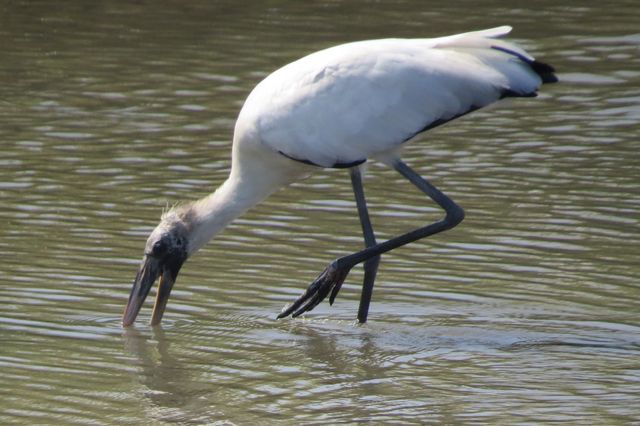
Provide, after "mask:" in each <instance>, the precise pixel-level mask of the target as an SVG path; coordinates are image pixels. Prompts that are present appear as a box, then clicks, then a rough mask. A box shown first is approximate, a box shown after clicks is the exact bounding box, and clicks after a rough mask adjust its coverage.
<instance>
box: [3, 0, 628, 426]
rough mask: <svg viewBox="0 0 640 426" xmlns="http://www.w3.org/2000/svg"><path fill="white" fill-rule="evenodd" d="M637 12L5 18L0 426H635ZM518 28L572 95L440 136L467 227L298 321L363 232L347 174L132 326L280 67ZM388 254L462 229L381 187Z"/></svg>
mask: <svg viewBox="0 0 640 426" xmlns="http://www.w3.org/2000/svg"><path fill="white" fill-rule="evenodd" d="M638 22H640V9H638V6H637V5H636V4H635V2H632V1H627V2H623V1H621V2H616V7H610V6H606V5H605V4H603V3H602V2H595V1H585V2H580V6H566V5H564V4H562V2H560V3H559V2H535V3H529V4H526V5H525V6H522V7H520V6H518V7H514V6H513V5H511V3H509V2H494V3H487V4H484V5H478V4H477V2H466V1H463V2H453V3H452V2H450V3H449V5H448V6H435V5H427V4H426V3H424V2H421V1H406V2H383V3H377V2H360V1H349V2H340V1H332V2H313V3H312V4H311V2H294V1H279V2H251V3H249V2H235V1H233V2H232V1H226V2H222V1H216V2H204V1H202V2H200V1H195V2H178V1H176V2H165V3H162V4H158V3H152V2H145V1H143V2H134V3H131V2H119V3H117V2H96V3H95V4H94V3H92V2H81V1H77V2H63V3H59V2H45V1H42V2H36V1H11V2H5V3H3V4H2V5H0V76H2V85H1V86H0V205H1V209H0V257H1V259H2V261H1V262H0V272H1V273H0V369H1V372H0V396H1V397H0V423H2V424H13V423H24V424H35V423H48V424H51V423H53V424H74V423H77V424H165V423H178V424H207V423H208V424H211V423H214V424H216V423H217V424H231V423H234V424H255V423H261V424H271V423H278V422H279V423H284V424H300V423H305V424H313V423H322V424H327V423H338V422H358V421H374V422H376V423H382V422H387V423H396V424H406V423H422V422H439V423H448V424H458V423H469V424H477V423H503V424H507V423H509V424H513V423H531V422H536V423H549V422H554V421H562V420H568V421H571V422H573V423H583V424H591V423H596V424H633V423H638V422H640V408H639V407H640V404H639V402H640V399H639V395H640V361H639V360H640V318H639V314H638V312H639V309H638V308H639V300H640V286H639V284H638V281H639V279H640V266H639V265H640V263H639V262H638V258H640V232H639V228H638V225H639V213H640V191H639V190H638V187H639V184H640V174H639V170H640V155H639V152H640V138H639V136H640V131H639V126H638V123H639V122H640V60H639V45H640V34H639V32H638V31H639V30H638ZM499 24H511V25H513V26H514V27H515V31H514V33H513V37H514V38H515V39H516V40H518V41H520V42H521V43H523V44H524V45H525V46H526V47H527V48H528V49H530V50H531V51H532V53H534V54H537V55H539V56H540V57H543V58H544V59H546V60H547V61H549V62H551V63H553V64H554V65H555V66H556V67H557V69H558V70H559V76H560V78H561V79H562V83H561V84H557V85H554V86H547V87H545V89H544V91H543V92H542V93H541V95H540V96H539V97H538V98H537V99H519V100H514V101H512V102H511V103H508V104H504V105H502V106H501V107H498V108H493V109H490V110H487V111H480V112H477V113H474V114H472V115H471V116H469V117H466V118H465V119H462V120H460V121H459V122H457V123H455V124H452V125H449V126H445V127H443V128H440V129H438V130H437V131H433V132H430V133H428V134H426V135H424V136H422V137H420V138H419V139H418V140H417V141H415V142H414V143H413V144H411V145H409V146H408V149H407V153H406V156H405V158H406V160H407V162H408V163H410V164H411V165H413V166H415V168H416V169H417V170H419V171H420V172H421V173H422V174H424V175H425V176H427V177H430V178H432V180H433V182H434V183H435V184H436V185H438V186H439V187H441V188H442V189H443V190H444V191H445V192H447V193H448V194H450V195H451V196H452V197H453V198H454V199H455V200H456V201H458V202H459V203H460V204H461V205H462V206H463V207H465V209H466V212H467V219H466V220H465V221H464V222H463V224H462V225H461V226H460V227H458V228H456V229H455V230H453V231H450V232H447V233H445V234H441V235H439V236H437V237H434V238H432V239H430V240H425V241H423V242H420V243H417V244H414V245H412V246H409V247H406V248H403V249H400V250H397V251H395V252H394V253H393V254H389V255H385V256H384V258H383V263H382V266H381V269H380V273H379V276H378V282H377V286H376V289H375V294H374V300H373V304H372V307H371V312H370V322H369V323H367V324H366V325H364V326H358V325H355V324H354V318H355V314H356V311H357V304H358V299H359V281H360V279H361V271H360V269H358V270H355V271H354V272H353V273H352V275H351V276H350V278H349V279H348V282H347V284H345V287H344V288H343V290H342V292H341V294H340V296H339V298H338V300H337V302H336V304H335V305H334V306H333V307H329V306H328V305H327V304H326V303H324V304H322V305H321V306H319V307H318V308H316V310H314V311H313V312H312V313H311V314H309V315H307V316H306V317H305V318H304V319H298V320H289V319H287V320H281V321H275V319H274V318H275V315H276V314H277V313H278V312H279V311H280V309H281V308H282V307H283V306H284V305H285V304H286V303H288V302H289V301H291V300H292V298H294V297H295V296H297V295H298V294H299V293H300V292H301V291H302V290H303V289H304V288H305V287H306V285H307V284H308V283H309V282H310V280H312V279H313V278H314V277H315V276H316V275H317V273H318V272H320V271H321V270H322V269H323V268H324V267H325V266H326V264H327V263H328V262H329V261H330V260H332V259H333V258H335V257H336V256H338V255H341V254H346V253H348V252H351V251H353V250H356V249H358V248H359V247H360V246H361V244H362V242H361V236H360V228H359V224H358V220H357V215H356V212H355V205H354V202H353V196H352V193H351V188H350V184H349V179H348V176H347V174H346V173H345V172H344V171H329V172H326V173H319V174H316V175H315V176H313V177H312V178H310V179H308V180H307V181H305V182H302V183H300V184H296V185H294V186H293V187H291V188H288V189H287V190H284V191H281V192H279V193H277V194H275V195H274V196H272V197H271V198H270V199H268V200H267V201H266V202H265V203H263V204H261V205H260V206H259V207H257V208H255V209H254V210H252V211H251V212H250V213H248V214H247V215H246V216H244V217H242V218H241V219H240V220H238V221H237V222H236V223H235V224H233V225H232V226H231V227H230V228H229V229H228V230H226V231H225V232H224V234H222V235H220V236H219V237H218V238H217V239H216V241H214V242H213V243H211V244H210V245H209V246H207V247H206V248H205V249H204V250H203V251H202V252H200V253H199V254H198V255H197V256H196V257H194V258H193V259H191V260H190V261H189V262H188V263H187V264H186V266H185V267H184V268H183V271H182V272H181V275H180V277H179V280H178V283H177V284H176V288H175V290H174V294H173V296H172V299H171V301H170V304H169V307H168V310H167V313H166V316H165V321H164V323H163V325H162V327H157V328H154V329H151V328H150V327H148V326H146V325H145V321H146V320H148V318H149V315H150V304H149V305H146V306H145V308H144V309H143V313H142V315H141V320H142V321H140V322H139V324H138V325H137V326H136V327H135V328H132V329H127V330H123V329H122V328H121V327H120V325H119V320H120V315H121V313H122V309H123V307H124V304H125V302H126V299H127V296H128V292H129V289H130V285H131V281H132V279H133V277H134V275H135V272H136V269H137V266H138V262H139V260H140V257H141V255H142V248H143V245H144V241H145V239H146V236H147V234H148V232H149V231H150V230H151V229H152V228H153V227H154V226H155V224H156V221H157V219H158V218H159V215H160V212H161V210H162V209H163V208H164V207H165V205H166V204H167V203H169V204H171V203H174V202H176V201H179V200H187V199H194V198H198V197H201V196H203V195H205V194H206V193H207V192H208V191H210V190H211V189H213V187H214V186H215V185H216V184H218V183H220V182H221V181H222V180H223V179H224V177H225V175H226V173H227V169H228V166H229V155H230V154H229V152H230V151H229V150H230V140H231V135H232V129H233V124H234V120H235V117H236V115H237V112H238V111H239V108H240V106H241V105H242V102H243V100H244V98H245V96H246V95H247V94H248V93H249V91H250V90H251V88H252V87H253V86H254V85H255V84H256V83H257V82H258V81H259V80H260V79H261V78H262V77H263V76H265V75H266V74H268V73H269V72H270V71H272V70H273V69H275V68H277V67H278V66H280V65H282V64H284V63H287V62H289V61H290V60H293V59H295V58H297V57H300V56H302V55H304V54H306V53H309V52H311V51H314V50H317V49H319V48H322V47H326V46H330V45H333V44H337V43H340V42H344V41H350V40H356V39H366V38H380V37H387V36H405V37H417V36H436V35H444V34H449V33H457V32H463V31H468V30H471V29H481V28H485V27H491V26H495V25H499ZM366 185H367V195H368V198H369V201H370V206H371V209H372V211H373V214H374V217H373V220H374V225H375V226H376V227H377V230H378V232H379V233H380V237H381V238H382V237H385V236H387V237H388V236H391V235H393V234H394V233H397V232H400V231H403V230H407V229H410V228H412V227H415V226H417V225H418V224H421V223H422V222H423V221H424V220H425V219H432V218H437V217H438V216H439V212H438V211H437V209H435V208H434V206H433V205H432V204H431V203H429V202H426V201H425V198H424V197H423V196H421V195H420V194H418V193H417V192H416V191H415V190H414V189H413V188H412V187H411V186H410V185H408V184H406V183H405V182H403V179H402V178H401V177H399V176H398V175H397V174H396V173H395V172H393V171H390V170H387V169H385V168H383V167H380V166H378V165H376V164H372V165H371V167H370V173H369V175H368V177H367V180H366Z"/></svg>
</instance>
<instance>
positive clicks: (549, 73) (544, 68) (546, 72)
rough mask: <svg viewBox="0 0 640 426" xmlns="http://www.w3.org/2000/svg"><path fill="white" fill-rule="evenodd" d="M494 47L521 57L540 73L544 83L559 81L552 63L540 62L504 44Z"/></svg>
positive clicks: (534, 70)
mask: <svg viewBox="0 0 640 426" xmlns="http://www.w3.org/2000/svg"><path fill="white" fill-rule="evenodd" d="M491 48H492V49H495V50H498V51H500V52H504V53H506V54H508V55H512V56H515V57H516V58H518V59H520V60H521V61H522V62H524V63H526V64H528V65H529V66H530V67H531V69H532V70H533V72H535V73H536V74H538V76H539V77H540V79H542V82H543V83H557V82H558V77H556V75H555V72H556V70H555V68H553V67H552V66H551V65H549V64H547V63H544V62H540V61H536V60H533V61H532V60H531V59H530V58H528V57H526V56H523V55H521V54H520V53H518V52H515V51H513V50H511V49H507V48H505V47H502V46H491Z"/></svg>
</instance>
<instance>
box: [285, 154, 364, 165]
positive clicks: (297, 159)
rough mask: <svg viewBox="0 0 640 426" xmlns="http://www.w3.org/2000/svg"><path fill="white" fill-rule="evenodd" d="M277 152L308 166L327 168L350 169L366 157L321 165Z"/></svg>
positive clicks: (362, 161)
mask: <svg viewBox="0 0 640 426" xmlns="http://www.w3.org/2000/svg"><path fill="white" fill-rule="evenodd" d="M278 154H280V155H282V156H284V157H286V158H288V159H289V160H293V161H297V162H299V163H303V164H308V165H310V166H316V167H322V168H328V169H350V168H351V167H355V166H359V165H360V164H362V163H364V162H365V161H367V159H366V158H362V159H360V160H356V161H350V162H348V163H340V162H336V163H334V164H333V165H331V166H323V165H321V164H317V163H314V162H313V161H310V160H307V159H302V158H296V157H293V156H291V155H289V154H286V153H284V152H282V151H278Z"/></svg>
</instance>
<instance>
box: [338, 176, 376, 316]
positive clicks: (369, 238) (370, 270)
mask: <svg viewBox="0 0 640 426" xmlns="http://www.w3.org/2000/svg"><path fill="white" fill-rule="evenodd" d="M351 185H352V186H353V193H354V195H355V198H356V205H357V206H358V216H359V217H360V224H361V225H362V233H363V235H364V243H365V246H366V247H373V246H375V245H376V236H375V234H374V232H373V226H372V225H371V219H369V210H368V209H367V202H366V200H365V197H364V188H363V186H362V174H361V173H360V169H359V168H358V167H353V168H352V169H351ZM379 263H380V256H374V257H372V258H371V259H369V260H367V261H365V263H364V279H363V282H362V294H361V295H360V307H359V308H358V322H360V323H364V322H367V315H368V314H369V303H370V302H371V295H372V294H373V283H374V281H375V279H376V273H377V272H378V264H379ZM339 289H340V288H339V287H334V289H333V291H332V292H331V298H330V299H329V303H331V304H332V303H333V299H335V297H336V294H337V293H338V290H339Z"/></svg>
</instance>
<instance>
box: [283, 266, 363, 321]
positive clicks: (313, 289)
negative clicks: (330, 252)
mask: <svg viewBox="0 0 640 426" xmlns="http://www.w3.org/2000/svg"><path fill="white" fill-rule="evenodd" d="M352 267H353V265H346V266H345V265H340V262H339V260H335V261H333V262H332V263H331V265H329V266H328V267H327V269H325V270H324V271H323V272H322V273H321V274H320V275H318V278H316V279H315V281H313V282H312V283H311V285H310V286H309V287H308V288H307V290H306V291H305V292H304V293H303V294H302V295H301V296H300V297H298V298H297V299H296V300H295V301H294V302H293V303H292V304H291V305H289V306H288V307H287V308H286V309H284V310H283V311H282V312H281V313H280V314H279V315H278V319H280V318H284V317H287V316H289V315H291V316H292V317H294V318H295V317H297V316H299V315H301V314H303V313H305V312H308V311H310V310H312V309H313V308H315V307H316V306H318V304H319V303H320V302H322V301H323V300H324V299H325V297H327V295H328V294H329V292H331V296H329V304H330V305H333V301H334V300H335V298H336V296H337V295H338V292H339V291H340V288H341V287H342V283H343V282H344V280H345V278H346V277H347V274H349V271H350V270H351V268H352Z"/></svg>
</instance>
